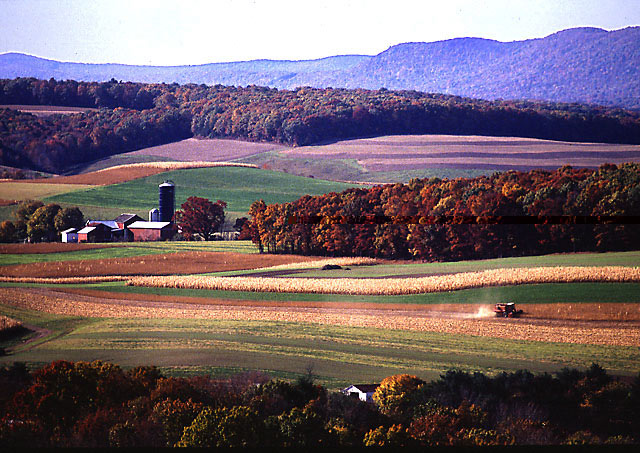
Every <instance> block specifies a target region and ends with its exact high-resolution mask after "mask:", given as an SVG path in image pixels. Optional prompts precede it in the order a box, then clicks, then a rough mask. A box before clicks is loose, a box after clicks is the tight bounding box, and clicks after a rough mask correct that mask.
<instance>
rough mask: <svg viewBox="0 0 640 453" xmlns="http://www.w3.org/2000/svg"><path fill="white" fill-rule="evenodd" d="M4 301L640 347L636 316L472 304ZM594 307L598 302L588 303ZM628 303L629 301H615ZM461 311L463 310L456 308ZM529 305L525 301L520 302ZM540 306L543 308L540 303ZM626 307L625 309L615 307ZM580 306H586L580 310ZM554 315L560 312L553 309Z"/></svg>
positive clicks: (93, 313)
mask: <svg viewBox="0 0 640 453" xmlns="http://www.w3.org/2000/svg"><path fill="white" fill-rule="evenodd" d="M0 298H1V300H3V302H4V303H6V304H10V305H12V306H16V307H20V308H25V309H29V310H38V311H44V312H47V313H55V314H61V315H72V316H83V317H110V318H111V317H113V318H171V319H190V318H197V319H228V320H231V319H235V320H263V321H264V320H274V321H286V322H302V323H314V324H331V325H341V326H353V327H375V328H383V329H399V330H415V331H430V332H443V333H451V334H465V335H477V336H489V337H496V338H508V339H516V340H527V341H549V342H562V343H576V344H603V345H617V346H640V322H638V321H635V320H634V321H624V322H620V321H612V320H599V321H593V320H589V321H583V320H571V319H541V318H532V319H528V318H526V317H523V318H520V319H497V318H493V317H491V316H487V317H483V316H482V314H481V313H478V312H477V310H478V308H477V306H469V307H467V308H468V311H467V312H459V313H450V312H448V311H446V310H445V307H439V306H437V305H436V306H430V307H419V308H418V307H412V308H411V309H408V310H402V309H398V307H395V308H394V309H393V310H389V309H384V308H380V307H364V306H363V307H354V306H353V305H352V304H339V303H333V304H331V303H323V304H320V305H321V306H317V305H316V306H312V304H308V303H293V304H292V303H287V304H286V305H284V304H278V303H267V302H238V301H234V302H230V301H226V300H204V301H203V300H202V299H198V300H197V302H196V300H190V301H185V300H184V299H185V298H175V297H170V298H167V297H162V296H152V297H145V296H139V295H120V294H111V295H109V296H106V295H102V294H100V295H98V294H95V292H93V293H89V292H86V291H84V293H80V292H78V291H77V290H75V291H73V292H71V291H68V290H53V289H48V288H0ZM593 305H595V304H593ZM616 305H627V304H616ZM460 308H462V307H460ZM524 308H525V310H529V309H530V306H524ZM540 308H541V309H542V310H544V307H540ZM617 308H618V310H623V309H624V308H628V307H617ZM550 311H553V310H550ZM583 311H584V310H583ZM556 313H561V312H559V311H557V312H556Z"/></svg>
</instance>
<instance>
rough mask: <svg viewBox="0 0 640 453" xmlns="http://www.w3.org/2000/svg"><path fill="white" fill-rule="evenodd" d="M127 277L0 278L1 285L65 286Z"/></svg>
mask: <svg viewBox="0 0 640 453" xmlns="http://www.w3.org/2000/svg"><path fill="white" fill-rule="evenodd" d="M127 279H128V277H126V276H123V275H106V276H100V277H59V278H47V277H0V282H2V283H50V284H54V285H55V284H65V283H69V284H71V283H76V284H77V283H103V282H121V281H124V280H127Z"/></svg>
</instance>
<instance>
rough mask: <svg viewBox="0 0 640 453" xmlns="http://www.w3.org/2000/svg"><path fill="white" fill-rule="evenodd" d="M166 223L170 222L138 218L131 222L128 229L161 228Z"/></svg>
mask: <svg viewBox="0 0 640 453" xmlns="http://www.w3.org/2000/svg"><path fill="white" fill-rule="evenodd" d="M168 225H171V222H144V221H140V220H138V221H137V222H133V223H132V224H131V225H129V229H130V230H133V229H137V228H141V229H147V230H161V229H163V228H165V227H166V226H168Z"/></svg>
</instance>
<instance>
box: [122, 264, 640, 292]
mask: <svg viewBox="0 0 640 453" xmlns="http://www.w3.org/2000/svg"><path fill="white" fill-rule="evenodd" d="M579 282H640V268H638V267H622V266H607V267H537V268H527V269H492V270H486V271H481V272H464V273H458V274H451V275H439V276H430V277H419V278H386V279H355V278H344V279H312V278H273V277H211V276H154V277H134V278H131V279H129V281H128V282H127V284H128V285H133V286H148V287H163V288H183V289H208V290H225V291H253V292H281V293H321V294H352V295H401V294H421V293H433V292H445V291H457V290H462V289H469V288H480V287H486V286H507V285H521V284H533V283H579Z"/></svg>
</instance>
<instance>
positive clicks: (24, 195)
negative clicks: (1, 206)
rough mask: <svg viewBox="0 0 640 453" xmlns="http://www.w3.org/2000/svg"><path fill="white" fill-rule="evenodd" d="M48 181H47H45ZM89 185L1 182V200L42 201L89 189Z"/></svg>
mask: <svg viewBox="0 0 640 453" xmlns="http://www.w3.org/2000/svg"><path fill="white" fill-rule="evenodd" d="M45 181H46V180H45ZM90 187H91V186H90V185H88V184H74V185H70V184H52V183H47V182H41V183H38V184H29V183H27V182H16V181H0V199H3V200H14V201H16V202H18V201H21V200H28V199H31V198H33V199H41V198H45V197H50V196H52V195H57V194H60V193H66V192H73V191H74V190H83V189H88V188H90Z"/></svg>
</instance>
